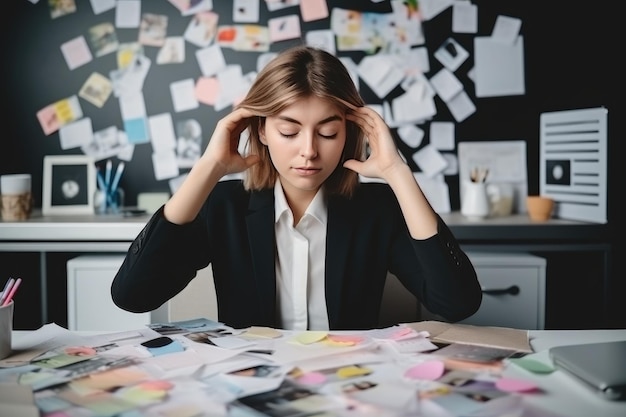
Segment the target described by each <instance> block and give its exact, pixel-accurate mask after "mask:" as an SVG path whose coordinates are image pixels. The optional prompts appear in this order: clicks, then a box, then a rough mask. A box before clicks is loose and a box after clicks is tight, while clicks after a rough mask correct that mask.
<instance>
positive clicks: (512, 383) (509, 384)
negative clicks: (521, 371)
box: [496, 378, 537, 392]
mask: <svg viewBox="0 0 626 417" xmlns="http://www.w3.org/2000/svg"><path fill="white" fill-rule="evenodd" d="M496 388H498V389H499V390H500V391H507V392H528V391H535V390H536V389H537V385H535V384H534V383H533V382H530V381H527V380H525V379H516V378H500V379H498V380H497V381H496Z"/></svg>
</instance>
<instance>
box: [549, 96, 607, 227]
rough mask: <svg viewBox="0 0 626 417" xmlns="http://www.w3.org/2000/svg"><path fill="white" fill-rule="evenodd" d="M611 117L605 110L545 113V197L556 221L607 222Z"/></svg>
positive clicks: (600, 108) (602, 108) (599, 108)
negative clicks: (608, 148)
mask: <svg viewBox="0 0 626 417" xmlns="http://www.w3.org/2000/svg"><path fill="white" fill-rule="evenodd" d="M607 116H608V110H607V109H605V108H604V107H598V108H592V109H579V110H566V111H555V112H547V113H542V114H541V116H540V150H539V154H540V162H539V167H540V168H539V169H540V171H539V179H540V185H539V192H540V194H542V195H546V196H550V197H552V198H553V199H554V201H555V203H556V204H555V210H554V214H555V216H557V217H560V218H564V219H572V220H584V221H590V222H596V223H606V222H607V166H608V164H607Z"/></svg>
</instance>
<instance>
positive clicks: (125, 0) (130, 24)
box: [115, 0, 141, 28]
mask: <svg viewBox="0 0 626 417" xmlns="http://www.w3.org/2000/svg"><path fill="white" fill-rule="evenodd" d="M140 21H141V1H139V0H118V2H117V7H116V8H115V26H116V27H118V28H138V27H139V22H140Z"/></svg>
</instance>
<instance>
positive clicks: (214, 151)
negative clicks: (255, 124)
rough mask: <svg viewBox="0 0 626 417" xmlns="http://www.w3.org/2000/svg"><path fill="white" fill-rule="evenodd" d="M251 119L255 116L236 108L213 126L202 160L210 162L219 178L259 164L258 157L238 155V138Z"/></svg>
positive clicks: (248, 111)
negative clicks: (217, 171)
mask: <svg viewBox="0 0 626 417" xmlns="http://www.w3.org/2000/svg"><path fill="white" fill-rule="evenodd" d="M251 117H256V115H255V114H253V113H252V112H251V111H250V110H247V109H245V108H238V109H236V110H234V111H232V112H231V113H229V114H228V115H226V116H225V117H224V118H222V119H220V120H219V121H218V122H217V124H216V125H215V130H214V131H213V135H212V136H211V139H210V140H209V144H208V146H207V148H206V150H205V151H204V154H203V155H202V159H205V160H209V161H212V162H213V164H214V165H215V167H216V168H217V169H218V170H219V171H220V173H221V176H224V175H228V174H236V173H239V172H243V171H245V170H246V169H248V168H250V167H251V166H252V165H254V164H256V163H257V162H259V156H258V155H248V156H245V157H244V156H243V155H241V154H240V153H239V141H240V140H241V139H240V136H241V133H242V132H243V131H244V130H245V129H246V128H247V127H248V126H249V121H248V119H249V118H251Z"/></svg>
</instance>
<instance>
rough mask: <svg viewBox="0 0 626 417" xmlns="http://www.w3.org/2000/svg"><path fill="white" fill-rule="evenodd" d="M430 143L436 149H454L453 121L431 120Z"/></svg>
mask: <svg viewBox="0 0 626 417" xmlns="http://www.w3.org/2000/svg"><path fill="white" fill-rule="evenodd" d="M430 143H431V144H432V145H433V146H434V147H435V148H437V149H439V150H443V151H449V150H451V149H454V123H452V122H432V123H431V124H430Z"/></svg>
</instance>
